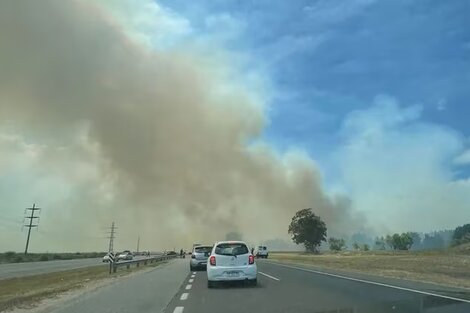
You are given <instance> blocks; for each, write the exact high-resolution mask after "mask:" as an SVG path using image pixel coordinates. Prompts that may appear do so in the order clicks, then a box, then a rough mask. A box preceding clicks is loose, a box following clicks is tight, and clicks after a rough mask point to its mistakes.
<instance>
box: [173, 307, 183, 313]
mask: <svg viewBox="0 0 470 313" xmlns="http://www.w3.org/2000/svg"><path fill="white" fill-rule="evenodd" d="M183 310H184V306H177V307H176V308H175V309H174V310H173V313H183Z"/></svg>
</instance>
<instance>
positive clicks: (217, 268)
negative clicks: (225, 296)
mask: <svg viewBox="0 0 470 313" xmlns="http://www.w3.org/2000/svg"><path fill="white" fill-rule="evenodd" d="M257 275H258V269H257V267H256V263H255V257H254V256H253V255H252V254H251V253H250V251H249V250H248V247H247V245H246V243H244V242H243V241H220V242H216V243H215V244H214V247H213V248H212V252H211V255H210V257H209V259H208V262H207V287H209V288H212V287H214V285H215V283H216V282H220V281H247V282H249V283H250V284H251V285H252V286H256V283H257Z"/></svg>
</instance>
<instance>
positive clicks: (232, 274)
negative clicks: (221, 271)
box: [227, 272, 239, 277]
mask: <svg viewBox="0 0 470 313" xmlns="http://www.w3.org/2000/svg"><path fill="white" fill-rule="evenodd" d="M238 275H239V273H238V272H227V276H228V277H238Z"/></svg>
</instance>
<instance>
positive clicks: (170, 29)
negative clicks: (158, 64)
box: [99, 0, 193, 49]
mask: <svg viewBox="0 0 470 313" xmlns="http://www.w3.org/2000/svg"><path fill="white" fill-rule="evenodd" d="M99 4H100V5H101V6H103V7H105V9H106V12H109V13H111V14H112V16H113V18H114V19H116V20H117V21H118V22H120V23H121V25H122V27H123V28H124V30H125V32H126V33H127V35H128V36H130V37H131V38H134V39H135V40H138V41H139V42H141V43H144V44H146V45H148V46H149V47H152V48H156V49H166V48H171V47H173V46H175V45H177V44H178V43H180V42H182V41H184V40H187V39H188V38H189V36H190V35H191V34H192V33H193V29H192V27H191V24H190V22H189V20H187V19H186V18H184V17H182V16H180V15H178V14H177V13H175V12H173V11H171V10H170V9H168V8H165V7H163V6H161V5H159V4H158V3H156V2H155V1H152V0H141V1H139V3H138V4H136V2H135V1H133V0H120V1H116V0H106V1H101V2H99Z"/></svg>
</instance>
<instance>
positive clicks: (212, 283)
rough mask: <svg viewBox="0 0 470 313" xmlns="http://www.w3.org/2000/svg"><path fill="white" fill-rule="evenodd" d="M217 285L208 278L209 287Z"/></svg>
mask: <svg viewBox="0 0 470 313" xmlns="http://www.w3.org/2000/svg"><path fill="white" fill-rule="evenodd" d="M214 287H215V281H212V280H208V281H207V288H214Z"/></svg>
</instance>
